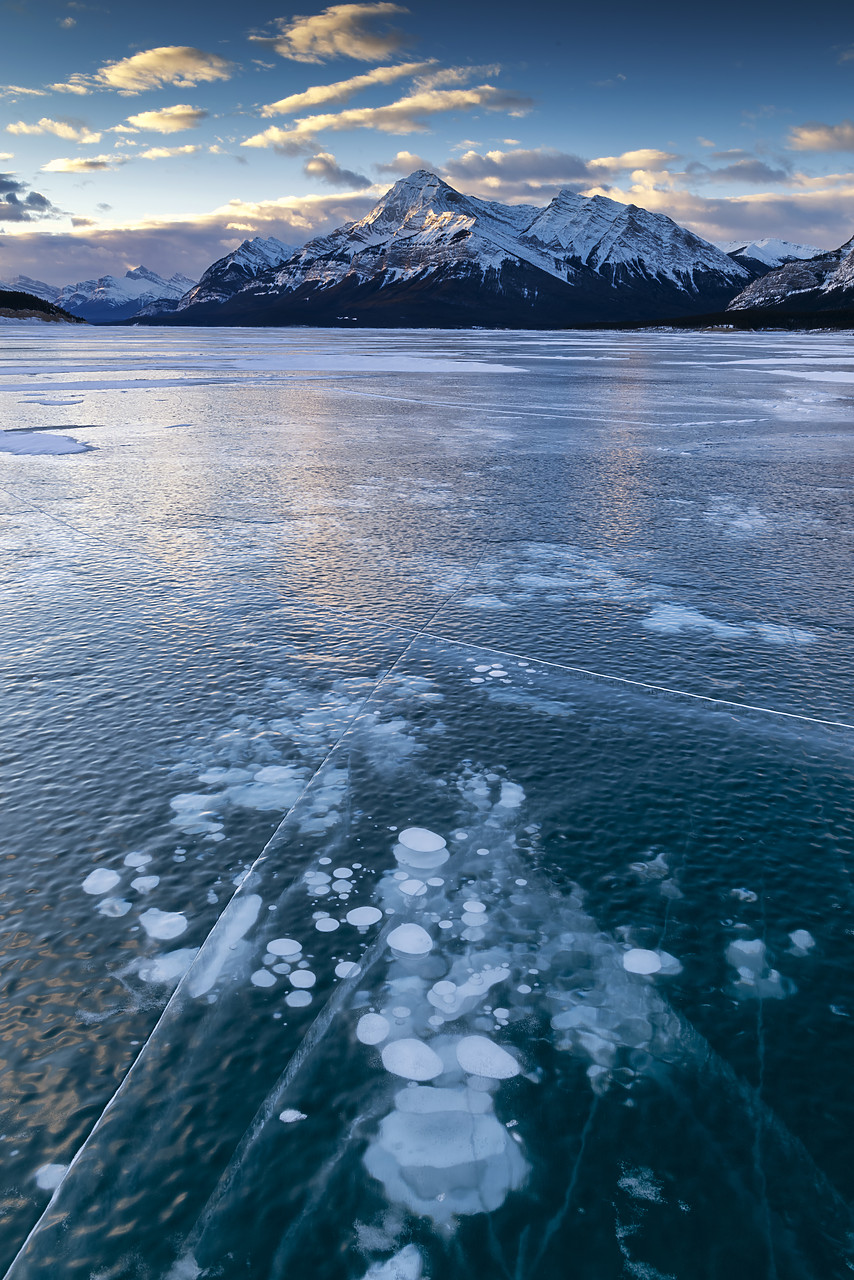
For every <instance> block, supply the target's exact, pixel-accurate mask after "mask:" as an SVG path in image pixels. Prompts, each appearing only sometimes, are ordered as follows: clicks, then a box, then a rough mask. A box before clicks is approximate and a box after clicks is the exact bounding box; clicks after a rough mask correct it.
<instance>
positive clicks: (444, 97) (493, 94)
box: [241, 84, 533, 152]
mask: <svg viewBox="0 0 854 1280" xmlns="http://www.w3.org/2000/svg"><path fill="white" fill-rule="evenodd" d="M532 105H533V103H532V101H531V99H530V98H526V97H522V96H521V95H520V94H516V93H511V92H509V91H508V90H506V89H496V88H495V87H494V86H493V85H488V84H482V85H478V86H476V87H475V88H472V89H425V90H421V91H417V92H415V93H413V94H410V95H408V96H407V97H405V98H399V99H398V101H397V102H391V103H389V104H388V105H387V106H384V107H350V108H349V109H348V110H346V111H338V112H329V113H327V114H325V115H317V116H303V117H301V118H299V119H297V120H296V121H294V124H293V125H292V126H291V127H290V128H289V129H279V128H277V127H276V126H275V125H274V126H271V127H270V128H269V129H265V130H264V132H263V133H256V134H254V135H253V137H251V138H247V139H246V141H245V142H243V143H242V144H241V145H242V146H244V147H273V148H274V149H276V150H280V151H284V152H289V151H290V152H295V151H299V150H301V149H302V148H303V147H304V146H305V144H306V142H307V141H308V140H310V139H312V138H314V137H315V136H316V135H317V134H319V133H324V132H327V131H331V132H336V133H337V132H341V131H343V130H347V129H377V130H378V131H379V132H380V133H426V132H427V125H426V124H425V123H424V117H425V116H433V115H438V114H440V113H441V112H445V111H470V110H471V109H472V108H473V107H485V108H486V109H487V110H488V111H507V112H509V113H510V115H514V116H519V115H524V113H525V112H526V111H528V110H529V109H530V108H531V106H532Z"/></svg>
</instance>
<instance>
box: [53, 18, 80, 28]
mask: <svg viewBox="0 0 854 1280" xmlns="http://www.w3.org/2000/svg"><path fill="white" fill-rule="evenodd" d="M57 21H58V22H59V25H60V26H61V27H64V28H65V30H66V31H68V30H69V29H70V28H71V27H76V26H77V19H76V18H58V19H57Z"/></svg>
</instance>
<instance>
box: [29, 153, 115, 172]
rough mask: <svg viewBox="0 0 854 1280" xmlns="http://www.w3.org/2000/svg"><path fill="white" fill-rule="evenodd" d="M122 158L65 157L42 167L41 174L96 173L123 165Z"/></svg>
mask: <svg viewBox="0 0 854 1280" xmlns="http://www.w3.org/2000/svg"><path fill="white" fill-rule="evenodd" d="M125 163H126V161H125V158H124V157H123V156H71V157H68V156H65V157H61V158H60V159H58V160H50V161H49V162H48V163H47V164H43V165H42V173H98V172H99V171H100V170H101V169H115V168H116V167H117V166H118V165H120V164H125Z"/></svg>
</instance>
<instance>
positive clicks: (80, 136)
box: [6, 116, 101, 143]
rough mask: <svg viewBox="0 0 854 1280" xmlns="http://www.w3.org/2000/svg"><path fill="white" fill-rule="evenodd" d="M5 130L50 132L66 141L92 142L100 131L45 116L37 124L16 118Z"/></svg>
mask: <svg viewBox="0 0 854 1280" xmlns="http://www.w3.org/2000/svg"><path fill="white" fill-rule="evenodd" d="M6 132H7V133H18V134H37V133H50V134H53V136H54V137H56V138H63V139H64V140H65V141H66V142H83V143H92V142H100V141H101V135H100V133H93V132H92V131H91V129H87V128H86V126H85V125H82V124H72V123H71V121H69V120H50V119H48V117H47V116H43V117H42V118H41V120H39V121H38V123H37V124H25V123H24V121H23V120H18V121H17V122H16V123H15V124H7V125H6Z"/></svg>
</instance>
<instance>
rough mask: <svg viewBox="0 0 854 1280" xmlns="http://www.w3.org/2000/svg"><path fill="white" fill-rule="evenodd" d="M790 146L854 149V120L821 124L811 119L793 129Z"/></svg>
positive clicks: (809, 149) (839, 149)
mask: <svg viewBox="0 0 854 1280" xmlns="http://www.w3.org/2000/svg"><path fill="white" fill-rule="evenodd" d="M788 146H789V147H790V148H791V149H792V150H793V151H854V121H852V120H843V121H842V123H841V124H820V123H819V122H818V121H816V120H811V121H809V122H808V123H807V124H802V125H798V126H797V127H796V128H794V129H792V131H791V133H790V134H789V138H788Z"/></svg>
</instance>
